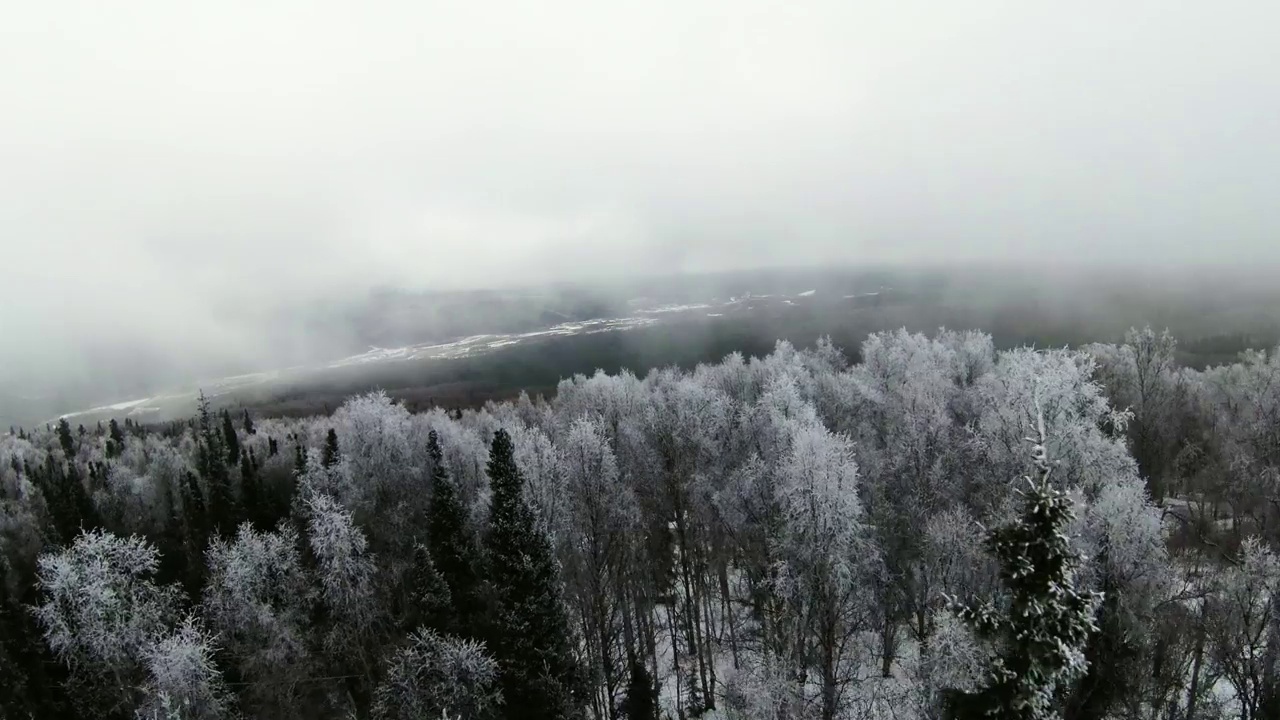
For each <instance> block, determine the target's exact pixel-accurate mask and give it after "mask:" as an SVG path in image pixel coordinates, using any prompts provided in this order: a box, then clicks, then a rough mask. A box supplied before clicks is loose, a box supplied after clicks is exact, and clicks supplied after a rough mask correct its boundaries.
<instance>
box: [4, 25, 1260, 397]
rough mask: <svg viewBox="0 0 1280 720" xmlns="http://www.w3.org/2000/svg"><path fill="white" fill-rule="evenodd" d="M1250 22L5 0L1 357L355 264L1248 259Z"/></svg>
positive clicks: (237, 337)
mask: <svg viewBox="0 0 1280 720" xmlns="http://www.w3.org/2000/svg"><path fill="white" fill-rule="evenodd" d="M1278 24H1280V6H1278V5H1276V4H1275V3H1271V2H1262V1H1256V2H1222V3H1184V2H1174V3H1170V2H1146V1H1137V0H1135V1H1131V2H1124V3H1112V2H1106V3H1104V2H1078V3H1058V4H1049V3H1026V2H994V1H991V0H977V1H975V2H969V3H938V2H911V1H906V2H904V1H901V0H896V1H894V2H845V1H832V2H827V1H824V2H807V3H790V4H783V3H774V2H755V1H744V0H733V1H729V0H693V1H689V2H679V3H676V2H659V3H654V2H503V3H491V2H426V1H414V2H375V3H364V2H350V3H338V2H320V1H318V0H308V1H306V2H302V1H301V0H255V1H254V2H236V1H232V0H223V1H220V2H172V0H164V1H159V0H148V1H145V2H144V1H143V0H136V1H134V2H128V3H101V2H69V1H66V0H47V1H46V2H29V3H10V4H9V6H8V7H6V8H5V9H4V10H3V11H0V243H2V251H3V252H2V253H0V258H2V262H3V271H2V272H0V282H2V283H3V289H4V301H3V303H2V304H0V337H3V341H2V342H0V380H8V381H14V380H15V379H22V380H24V381H25V379H27V378H35V377H44V378H46V379H47V378H48V377H49V376H50V375H56V374H57V373H70V374H72V375H73V376H76V377H83V376H85V374H86V373H88V372H89V371H90V370H91V368H92V366H93V364H94V363H95V362H97V361H98V359H99V358H101V357H103V356H110V357H117V356H118V355H120V354H125V355H127V353H128V352H129V350H128V349H127V348H131V347H138V348H140V347H145V348H148V349H149V351H150V352H151V353H152V354H153V355H154V354H158V355H159V356H160V357H162V358H167V359H171V360H172V361H174V362H181V361H183V360H184V359H188V358H190V357H192V356H194V355H196V354H202V355H213V356H219V355H227V356H230V355H250V356H252V354H253V353H254V352H255V348H257V347H258V346H260V345H261V344H262V343H264V342H266V339H267V338H268V336H269V335H270V336H272V337H273V340H272V341H273V342H279V336H281V335H283V336H286V337H288V336H289V333H290V332H292V330H291V329H290V328H280V327H272V326H271V323H270V322H267V321H265V320H264V319H269V318H271V317H275V316H276V313H278V312H279V311H280V310H281V309H282V308H285V307H287V306H288V305H289V304H290V303H295V304H296V303H307V302H311V301H312V300H314V299H315V298H319V297H325V296H329V297H333V296H337V295H340V294H346V293H359V292H362V291H364V290H366V289H368V288H370V287H373V286H377V285H392V286H399V287H407V288H459V287H472V286H496V285H503V284H510V283H515V282H525V283H537V282H543V281H547V280H565V279H568V280H573V279H583V278H609V277H616V276H620V275H623V274H625V273H630V272H642V271H644V272H663V271H677V272H691V271H701V270H717V269H730V268H738V267H766V266H771V265H776V264H781V263H785V264H788V265H797V264H807V263H818V262H823V263H833V262H863V261H868V260H871V261H877V262H914V261H920V260H925V261H929V262H949V261H986V260H1004V261H1009V260H1012V261H1016V262H1022V261H1029V260H1036V261H1041V262H1047V263H1055V262H1070V263H1073V264H1080V263H1083V262H1097V263H1108V264H1114V265H1120V264H1133V265H1137V264H1148V263H1154V264H1161V265H1186V264H1191V263H1204V262H1210V261H1212V262H1219V263H1227V264H1241V265H1253V266H1254V267H1257V265H1258V264H1259V263H1274V262H1276V260H1277V259H1280V237H1278V233H1277V230H1278V229H1280V202H1277V200H1276V198H1277V197H1280V180H1278V179H1277V178H1280V173H1277V168H1280V142H1278V141H1277V138H1280V51H1277V49H1276V43H1275V31H1276V27H1277V26H1278ZM290 341H292V340H290ZM296 341H297V342H299V343H304V342H305V338H298V339H297V340H296ZM122 348H124V349H122Z"/></svg>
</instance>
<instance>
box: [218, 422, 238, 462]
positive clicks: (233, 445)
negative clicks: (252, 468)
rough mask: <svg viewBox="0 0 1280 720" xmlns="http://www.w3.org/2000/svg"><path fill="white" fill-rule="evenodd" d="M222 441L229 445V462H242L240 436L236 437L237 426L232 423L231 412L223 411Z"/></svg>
mask: <svg viewBox="0 0 1280 720" xmlns="http://www.w3.org/2000/svg"><path fill="white" fill-rule="evenodd" d="M222 442H223V444H224V445H226V447H227V464H228V465H233V466H234V465H236V464H238V463H239V462H240V438H238V437H236V426H235V425H233V424H232V423H231V413H229V412H227V411H226V410H223V411H222Z"/></svg>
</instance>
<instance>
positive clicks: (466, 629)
mask: <svg viewBox="0 0 1280 720" xmlns="http://www.w3.org/2000/svg"><path fill="white" fill-rule="evenodd" d="M427 454H428V456H430V458H431V464H432V471H431V505H430V508H429V510H428V518H427V552H428V554H429V556H430V558H431V561H432V563H433V564H434V566H435V568H436V570H437V571H439V573H440V575H441V577H442V578H444V582H445V584H446V585H447V586H448V589H449V595H450V597H451V598H452V600H453V607H454V608H455V610H456V612H455V613H454V614H453V617H452V618H450V619H449V622H448V623H447V624H446V625H447V627H446V628H444V630H445V631H447V632H450V633H452V634H455V635H461V636H463V637H473V638H478V637H480V635H481V633H482V628H481V627H480V619H481V615H482V605H481V598H480V593H479V585H480V578H479V565H480V557H479V552H478V548H477V546H476V542H475V534H474V533H472V532H471V522H470V519H469V516H468V513H467V509H466V507H465V506H464V504H463V502H462V498H461V497H460V495H459V493H458V487H457V485H456V484H455V483H454V482H453V478H451V477H450V476H449V471H448V470H447V469H446V468H445V466H444V458H443V453H442V452H441V449H440V439H439V437H438V436H437V435H436V433H435V431H434V430H433V431H431V433H430V434H429V435H428V436H427Z"/></svg>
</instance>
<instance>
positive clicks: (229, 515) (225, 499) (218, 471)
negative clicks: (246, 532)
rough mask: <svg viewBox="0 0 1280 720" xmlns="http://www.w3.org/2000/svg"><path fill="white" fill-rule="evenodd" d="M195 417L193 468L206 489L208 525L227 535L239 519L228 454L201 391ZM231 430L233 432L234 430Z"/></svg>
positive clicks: (232, 530)
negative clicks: (196, 440) (196, 444)
mask: <svg viewBox="0 0 1280 720" xmlns="http://www.w3.org/2000/svg"><path fill="white" fill-rule="evenodd" d="M224 419H225V416H224ZM198 421H199V424H198V431H199V437H200V442H199V443H198V447H197V448H196V469H197V470H198V471H199V472H200V476H201V477H203V478H204V482H205V487H206V488H207V489H208V494H207V496H206V497H205V503H206V507H207V509H208V513H209V520H210V522H211V525H212V527H211V528H210V529H211V530H213V531H215V532H217V534H218V535H220V536H223V537H227V536H230V535H233V534H234V533H235V531H236V525H237V524H239V519H240V518H239V510H238V508H237V506H236V500H235V496H234V495H233V494H232V492H231V476H230V473H228V472H227V465H226V463H225V459H226V458H227V457H229V454H228V451H227V448H226V446H225V445H224V438H223V434H222V433H221V432H219V431H218V429H217V428H216V427H214V420H213V416H212V414H211V413H210V411H209V401H208V400H207V399H206V398H205V396H204V393H203V392H201V393H200V404H199V415H198ZM231 434H232V436H234V435H235V432H234V430H233V431H232V433H231Z"/></svg>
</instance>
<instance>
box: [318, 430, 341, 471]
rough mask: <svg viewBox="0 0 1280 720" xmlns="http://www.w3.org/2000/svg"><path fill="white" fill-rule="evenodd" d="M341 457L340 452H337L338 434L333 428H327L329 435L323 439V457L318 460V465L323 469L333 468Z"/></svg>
mask: <svg viewBox="0 0 1280 720" xmlns="http://www.w3.org/2000/svg"><path fill="white" fill-rule="evenodd" d="M341 455H342V453H341V451H339V450H338V433H337V432H336V431H335V430H334V429H333V428H329V434H328V435H327V436H326V437H325V439H324V456H323V457H322V458H321V459H320V463H321V464H322V465H324V466H325V467H333V464H334V463H336V462H338V458H339V457H341Z"/></svg>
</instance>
